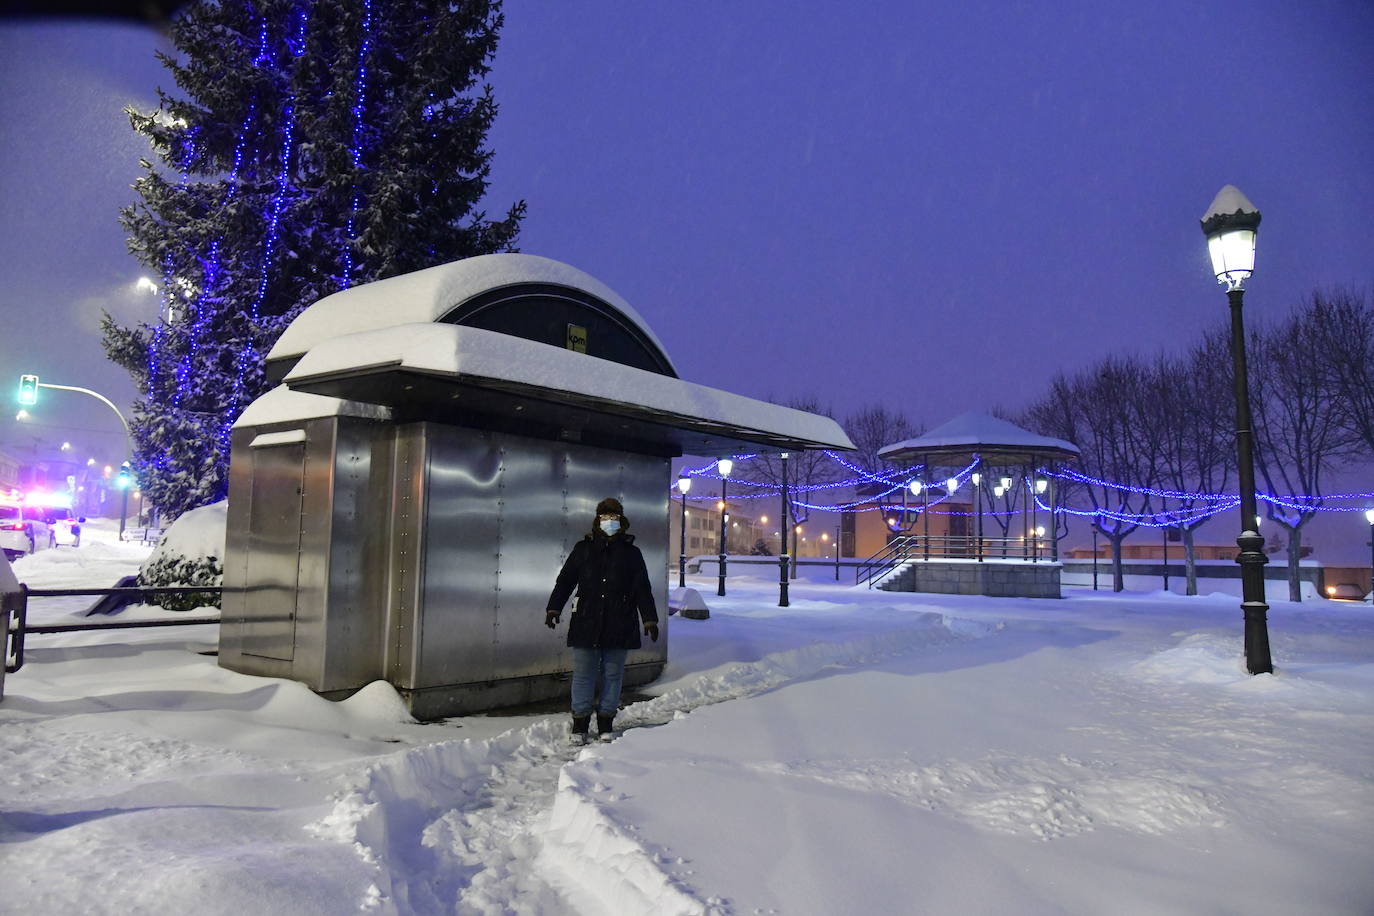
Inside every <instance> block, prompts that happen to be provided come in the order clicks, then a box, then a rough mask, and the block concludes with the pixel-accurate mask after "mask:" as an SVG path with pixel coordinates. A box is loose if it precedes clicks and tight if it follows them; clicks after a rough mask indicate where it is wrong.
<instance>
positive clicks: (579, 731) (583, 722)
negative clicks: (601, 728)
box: [572, 716, 592, 744]
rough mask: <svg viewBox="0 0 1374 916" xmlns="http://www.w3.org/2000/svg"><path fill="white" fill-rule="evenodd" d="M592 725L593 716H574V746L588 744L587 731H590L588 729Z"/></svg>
mask: <svg viewBox="0 0 1374 916" xmlns="http://www.w3.org/2000/svg"><path fill="white" fill-rule="evenodd" d="M591 724H592V717H591V716H573V717H572V743H573V744H586V743H587V729H588V727H589V726H590V725H591Z"/></svg>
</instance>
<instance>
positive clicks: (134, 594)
mask: <svg viewBox="0 0 1374 916" xmlns="http://www.w3.org/2000/svg"><path fill="white" fill-rule="evenodd" d="M223 592H224V590H223V589H222V588H221V587H220V586H218V585H189V586H170V585H156V586H153V585H150V586H141V585H135V586H123V587H119V588H29V587H28V586H27V585H20V586H19V591H18V593H17V597H14V598H13V599H12V600H11V602H10V609H11V611H12V617H11V619H10V621H9V625H8V626H7V627H5V631H4V633H3V634H0V635H3V637H4V639H3V642H4V645H3V647H0V648H3V649H4V652H3V657H4V661H5V671H6V673H8V674H13V673H14V672H16V671H18V670H19V669H20V668H22V667H24V643H25V641H26V639H27V638H28V636H29V634H42V633H74V632H80V631H83V630H128V629H134V628H137V627H186V626H204V625H205V624H211V623H219V621H220V618H219V617H193V618H190V619H187V620H121V621H116V622H114V623H45V624H39V625H36V626H30V625H29V622H28V618H29V599H30V598H77V597H83V596H85V597H100V596H109V595H116V596H123V597H128V598H134V599H143V600H145V601H146V600H147V599H149V598H152V597H155V596H162V597H170V596H172V595H214V596H220V595H222V594H223Z"/></svg>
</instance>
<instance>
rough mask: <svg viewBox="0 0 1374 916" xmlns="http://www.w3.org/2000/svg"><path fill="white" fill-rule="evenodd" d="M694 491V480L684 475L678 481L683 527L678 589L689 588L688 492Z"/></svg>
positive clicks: (678, 564) (680, 541)
mask: <svg viewBox="0 0 1374 916" xmlns="http://www.w3.org/2000/svg"><path fill="white" fill-rule="evenodd" d="M690 489H692V478H690V477H688V476H687V475H686V474H683V475H682V476H681V477H679V478H678V479H677V491H678V493H680V494H682V527H681V528H679V529H678V530H679V532H680V536H679V543H678V555H677V587H678V588H686V587H687V491H688V490H690Z"/></svg>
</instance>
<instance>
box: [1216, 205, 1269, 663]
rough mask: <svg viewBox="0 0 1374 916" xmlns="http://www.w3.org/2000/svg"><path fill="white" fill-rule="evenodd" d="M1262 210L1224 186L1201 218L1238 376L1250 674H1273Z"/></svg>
mask: <svg viewBox="0 0 1374 916" xmlns="http://www.w3.org/2000/svg"><path fill="white" fill-rule="evenodd" d="M1259 224H1260V214H1259V211H1258V210H1256V209H1255V205H1254V204H1252V203H1250V201H1249V200H1247V199H1246V197H1245V195H1244V194H1242V193H1241V192H1240V190H1239V189H1237V188H1236V187H1235V186H1234V185H1229V184H1228V185H1227V186H1226V187H1224V188H1222V189H1221V190H1220V191H1219V192H1218V193H1217V196H1216V199H1215V200H1213V201H1212V206H1211V207H1209V208H1208V210H1207V212H1206V214H1204V215H1203V217H1202V231H1203V234H1205V235H1206V236H1207V251H1208V253H1209V254H1210V255H1211V256H1212V272H1213V273H1214V274H1216V277H1217V280H1218V282H1220V283H1223V284H1225V286H1226V298H1227V299H1228V300H1229V301H1230V303H1231V365H1232V371H1233V373H1234V375H1235V394H1236V457H1237V460H1238V465H1239V466H1238V468H1237V470H1238V472H1239V476H1240V524H1241V532H1240V536H1239V537H1238V538H1236V544H1237V545H1238V546H1239V547H1240V555H1239V556H1238V557H1236V562H1238V563H1239V564H1240V581H1241V603H1240V607H1241V611H1242V612H1243V613H1244V615H1245V665H1246V668H1247V669H1248V670H1249V672H1250V673H1251V674H1270V673H1272V672H1273V670H1274V663H1273V661H1272V660H1271V659H1270V656H1269V623H1268V612H1269V605H1268V604H1266V603H1265V601H1264V565H1265V564H1266V563H1268V562H1269V559H1268V557H1266V556H1265V555H1264V536H1263V535H1261V534H1260V533H1259V530H1258V529H1259V526H1258V525H1254V526H1253V527H1252V525H1251V523H1252V522H1253V521H1254V519H1255V515H1256V513H1255V505H1256V503H1255V455H1254V443H1253V438H1254V437H1253V434H1252V432H1251V421H1250V386H1249V384H1248V380H1247V377H1246V368H1245V323H1244V319H1243V316H1242V314H1241V309H1242V306H1243V304H1244V302H1243V300H1244V297H1245V281H1246V279H1247V278H1248V277H1249V276H1250V275H1251V274H1252V273H1254V270H1255V233H1256V231H1257V230H1258V229H1259Z"/></svg>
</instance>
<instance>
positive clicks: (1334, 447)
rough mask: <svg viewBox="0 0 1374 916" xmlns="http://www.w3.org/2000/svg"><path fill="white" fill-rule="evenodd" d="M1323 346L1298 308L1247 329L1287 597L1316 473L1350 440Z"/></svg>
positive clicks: (1291, 594)
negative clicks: (1283, 548)
mask: <svg viewBox="0 0 1374 916" xmlns="http://www.w3.org/2000/svg"><path fill="white" fill-rule="evenodd" d="M1325 346H1326V343H1325V341H1324V340H1323V339H1322V335H1321V333H1320V332H1319V330H1318V325H1317V322H1316V321H1314V320H1313V319H1312V316H1311V314H1310V313H1309V311H1308V310H1307V309H1306V308H1304V307H1299V308H1297V309H1295V310H1294V311H1293V312H1292V313H1291V314H1290V315H1289V316H1288V317H1287V318H1286V319H1285V320H1284V321H1282V322H1281V323H1279V324H1277V325H1275V326H1274V327H1272V328H1268V329H1265V328H1260V329H1257V330H1255V331H1254V332H1252V334H1251V342H1250V344H1249V351H1250V353H1253V354H1254V358H1253V359H1251V361H1250V395H1251V411H1252V413H1253V415H1254V423H1255V455H1256V462H1257V464H1258V465H1259V471H1260V474H1261V476H1262V477H1263V479H1264V483H1265V487H1266V488H1267V489H1268V491H1269V493H1270V495H1272V496H1275V497H1277V498H1279V499H1283V503H1282V504H1280V503H1277V502H1273V501H1267V502H1266V510H1265V514H1266V515H1267V516H1268V517H1269V518H1270V519H1272V520H1273V521H1275V522H1276V523H1278V525H1279V526H1280V527H1281V528H1282V529H1283V530H1284V531H1285V532H1286V533H1287V541H1288V544H1287V547H1288V598H1289V600H1290V601H1301V600H1302V590H1301V580H1300V578H1299V561H1300V560H1301V559H1302V529H1303V526H1305V525H1306V524H1307V523H1308V522H1309V521H1311V520H1312V518H1313V517H1314V516H1315V515H1316V514H1317V512H1318V511H1319V510H1320V508H1321V505H1322V499H1321V495H1322V476H1323V474H1324V473H1325V472H1326V471H1328V470H1330V469H1331V468H1332V467H1334V466H1336V465H1337V464H1339V463H1340V461H1341V460H1342V459H1343V458H1344V457H1346V456H1348V454H1349V450H1350V443H1351V439H1352V437H1351V435H1350V433H1349V432H1348V431H1347V429H1346V428H1345V427H1344V426H1343V425H1342V423H1341V417H1342V413H1343V407H1342V405H1340V404H1339V403H1337V401H1338V399H1337V398H1334V397H1332V396H1331V391H1330V389H1329V386H1328V384H1327V381H1328V372H1327V371H1326V369H1325V368H1324V364H1325V363H1326V361H1328V360H1329V359H1330V358H1331V353H1330V352H1328V351H1326V350H1325V349H1324V347H1325Z"/></svg>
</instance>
